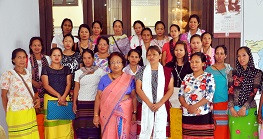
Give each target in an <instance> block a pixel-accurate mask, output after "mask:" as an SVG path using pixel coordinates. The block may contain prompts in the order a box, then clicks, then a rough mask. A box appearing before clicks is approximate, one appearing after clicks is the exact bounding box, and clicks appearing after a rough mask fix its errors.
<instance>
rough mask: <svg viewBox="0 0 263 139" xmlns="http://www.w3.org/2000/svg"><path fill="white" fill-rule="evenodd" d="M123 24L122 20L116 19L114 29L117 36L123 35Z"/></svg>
mask: <svg viewBox="0 0 263 139" xmlns="http://www.w3.org/2000/svg"><path fill="white" fill-rule="evenodd" d="M122 29H123V28H122V25H121V22H119V21H116V22H115V23H114V26H113V31H114V35H115V36H121V35H122Z"/></svg>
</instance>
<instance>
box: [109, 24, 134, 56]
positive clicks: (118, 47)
mask: <svg viewBox="0 0 263 139" xmlns="http://www.w3.org/2000/svg"><path fill="white" fill-rule="evenodd" d="M122 30H123V22H122V21H121V20H115V21H114V22H113V31H114V35H113V36H110V37H109V42H110V48H109V50H110V53H112V52H120V53H122V54H123V55H125V56H126V57H127V54H128V52H129V51H130V41H129V38H128V37H127V35H126V34H122Z"/></svg>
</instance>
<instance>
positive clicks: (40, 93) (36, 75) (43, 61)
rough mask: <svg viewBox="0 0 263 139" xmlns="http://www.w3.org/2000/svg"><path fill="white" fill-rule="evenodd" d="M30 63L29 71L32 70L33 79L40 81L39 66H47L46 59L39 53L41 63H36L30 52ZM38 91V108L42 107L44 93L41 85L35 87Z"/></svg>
mask: <svg viewBox="0 0 263 139" xmlns="http://www.w3.org/2000/svg"><path fill="white" fill-rule="evenodd" d="M29 60H30V64H31V70H32V71H31V72H32V79H33V80H35V81H36V82H40V81H41V78H40V76H39V75H41V73H39V68H41V69H42V67H45V66H48V65H49V64H48V61H47V59H46V57H45V56H44V55H41V65H39V64H38V62H37V59H36V56H35V55H34V54H31V55H30V57H29ZM37 91H38V96H39V98H40V108H43V107H44V94H45V89H44V88H43V87H41V88H39V89H37Z"/></svg>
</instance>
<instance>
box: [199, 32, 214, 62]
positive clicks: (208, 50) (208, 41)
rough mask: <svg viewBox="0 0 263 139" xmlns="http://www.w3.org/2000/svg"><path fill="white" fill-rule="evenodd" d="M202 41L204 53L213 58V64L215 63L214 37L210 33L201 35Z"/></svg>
mask: <svg viewBox="0 0 263 139" xmlns="http://www.w3.org/2000/svg"><path fill="white" fill-rule="evenodd" d="M201 39H202V50H201V51H202V52H203V53H204V54H206V55H209V56H210V57H211V64H214V63H215V59H214V56H215V49H214V48H212V46H211V45H212V39H213V35H212V34H211V33H209V32H204V33H203V34H202V35H201Z"/></svg>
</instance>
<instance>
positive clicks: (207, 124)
mask: <svg viewBox="0 0 263 139" xmlns="http://www.w3.org/2000/svg"><path fill="white" fill-rule="evenodd" d="M182 122H183V139H214V122H213V118H212V113H211V112H210V113H208V114H205V115H200V116H183V120H182Z"/></svg>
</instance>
